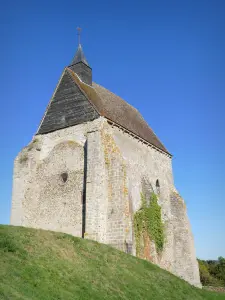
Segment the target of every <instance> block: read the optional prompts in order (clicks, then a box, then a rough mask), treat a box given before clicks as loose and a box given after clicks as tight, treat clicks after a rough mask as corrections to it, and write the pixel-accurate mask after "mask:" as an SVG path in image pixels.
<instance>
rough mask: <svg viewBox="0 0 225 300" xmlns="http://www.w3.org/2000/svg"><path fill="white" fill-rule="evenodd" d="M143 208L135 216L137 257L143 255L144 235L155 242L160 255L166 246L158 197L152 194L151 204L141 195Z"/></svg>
mask: <svg viewBox="0 0 225 300" xmlns="http://www.w3.org/2000/svg"><path fill="white" fill-rule="evenodd" d="M141 202H142V205H141V208H140V210H138V211H137V212H136V213H135V214H134V233H135V240H136V252H137V256H140V254H141V250H142V249H141V240H142V239H144V235H146V234H147V235H148V237H149V239H150V240H152V241H154V242H155V246H156V251H157V253H160V252H161V251H162V250H163V246H164V226H163V222H162V217H161V207H160V205H159V204H158V199H157V196H156V195H155V194H154V193H152V195H151V197H150V203H149V205H148V204H147V201H146V199H145V197H144V195H143V194H142V193H141Z"/></svg>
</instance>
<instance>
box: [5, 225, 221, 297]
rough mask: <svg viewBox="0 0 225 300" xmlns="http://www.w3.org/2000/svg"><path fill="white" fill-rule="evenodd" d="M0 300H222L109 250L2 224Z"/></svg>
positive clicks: (97, 244) (111, 249) (93, 243)
mask: <svg viewBox="0 0 225 300" xmlns="http://www.w3.org/2000/svg"><path fill="white" fill-rule="evenodd" d="M0 299H4V300H9V299H10V300H14V299H18V300H31V299H34V300H53V299H54V300H70V299H71V300H74V299H88V300H92V299H94V300H95V299H101V300H102V299H107V300H111V299H135V300H138V299H160V300H162V299H164V300H166V299H185V300H186V299H191V300H198V299H225V294H216V293H213V292H208V291H204V290H200V289H197V288H194V287H192V286H191V285H189V284H188V283H186V282H185V281H183V280H181V279H179V278H177V277H175V276H173V275H172V274H170V273H168V272H166V271H164V270H162V269H160V268H159V267H157V266H155V265H153V264H151V263H149V262H147V261H144V260H141V259H138V258H135V257H132V256H131V255H127V254H125V253H123V252H120V251H118V250H115V249H113V248H111V247H109V246H106V245H102V244H99V243H96V242H92V241H88V240H83V239H79V238H75V237H72V236H70V235H66V234H62V233H56V232H50V231H44V230H35V229H30V228H23V227H13V226H3V225H0Z"/></svg>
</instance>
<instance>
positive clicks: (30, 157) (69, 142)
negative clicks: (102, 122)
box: [11, 120, 99, 237]
mask: <svg viewBox="0 0 225 300" xmlns="http://www.w3.org/2000/svg"><path fill="white" fill-rule="evenodd" d="M95 123H99V120H96V121H94V122H87V123H85V124H81V125H77V126H73V127H69V128H66V129H61V130H58V131H55V132H52V133H48V134H44V135H37V136H35V137H34V139H33V140H32V142H31V143H30V144H29V145H28V146H27V147H25V148H24V149H23V150H22V151H21V152H20V153H19V155H18V156H17V158H16V159H15V163H14V177H13V197H12V212H11V224H13V225H22V226H28V227H35V228H43V229H49V230H55V231H62V232H66V233H70V234H73V235H76V236H80V237H81V236H82V225H83V224H82V210H83V192H84V190H83V189H84V168H85V160H84V154H85V153H84V145H85V142H86V136H87V132H88V130H90V129H91V128H92V127H93V126H95Z"/></svg>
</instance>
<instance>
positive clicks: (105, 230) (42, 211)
mask: <svg viewBox="0 0 225 300" xmlns="http://www.w3.org/2000/svg"><path fill="white" fill-rule="evenodd" d="M63 174H67V176H68V178H66V179H67V180H65V182H64V180H63ZM157 180H158V182H159V185H160V187H158V188H157V187H156V181H157ZM151 192H155V193H157V194H158V199H159V204H160V206H161V211H162V219H163V222H164V226H165V232H166V240H165V246H164V249H163V252H162V254H161V255H160V256H159V255H157V252H156V250H155V245H154V242H150V245H149V250H148V251H149V253H148V255H147V256H146V257H145V258H147V259H150V260H151V261H153V262H154V263H156V264H158V265H159V266H161V267H162V268H165V269H167V270H168V271H170V272H172V273H174V274H175V275H177V276H180V277H181V278H183V279H185V280H186V281H188V282H190V283H191V284H193V285H196V286H200V280H199V271H198V264H197V261H196V255H195V249H194V242H193V236H192V233H191V229H190V224H189V220H188V217H187V213H186V207H185V204H184V201H183V199H182V198H181V197H180V196H179V194H178V192H177V191H176V189H175V187H174V182H173V172H172V162H171V156H170V155H168V154H166V153H163V152H162V151H159V150H157V149H156V148H154V147H152V145H150V144H146V143H143V142H142V141H141V139H138V138H135V137H133V136H132V135H130V134H129V133H128V132H125V131H124V130H123V129H120V128H119V127H117V126H114V125H111V124H110V123H109V122H108V121H107V120H106V119H105V118H104V117H99V118H98V119H96V120H94V121H91V122H86V123H83V124H80V125H76V126H72V127H69V128H65V129H60V130H56V131H54V132H51V133H47V134H42V135H36V136H35V137H34V139H33V141H32V142H31V143H30V144H29V145H28V146H27V147H25V148H24V149H23V150H22V151H21V152H20V153H19V155H18V156H17V158H16V160H15V166H14V178H13V199H12V214H11V224H13V225H22V226H28V227H34V228H43V229H48V230H55V231H62V232H65V233H69V234H72V235H74V236H78V237H82V236H83V237H85V238H89V239H93V240H96V241H99V242H101V243H106V244H110V245H112V246H114V247H116V248H118V249H120V250H122V251H126V252H128V253H131V254H133V255H136V251H135V249H136V248H135V237H134V232H133V225H132V224H133V216H134V213H135V212H136V211H137V210H139V209H140V207H141V196H140V195H141V193H143V194H145V195H146V198H149V195H150V193H151Z"/></svg>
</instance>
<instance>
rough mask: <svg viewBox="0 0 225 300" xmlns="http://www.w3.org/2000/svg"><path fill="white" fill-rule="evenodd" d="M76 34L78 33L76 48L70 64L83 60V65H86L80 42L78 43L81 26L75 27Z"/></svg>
mask: <svg viewBox="0 0 225 300" xmlns="http://www.w3.org/2000/svg"><path fill="white" fill-rule="evenodd" d="M77 35H78V48H77V52H76V54H75V56H74V58H73V60H72V62H71V65H74V64H77V63H79V62H83V63H84V64H85V65H87V66H89V65H88V62H87V59H86V57H85V55H84V52H83V49H82V46H81V43H80V36H81V28H80V27H77Z"/></svg>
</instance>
